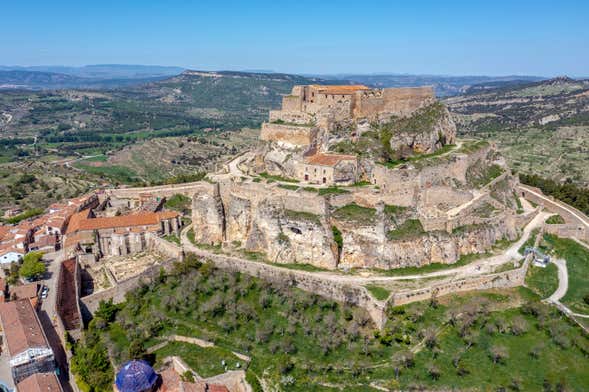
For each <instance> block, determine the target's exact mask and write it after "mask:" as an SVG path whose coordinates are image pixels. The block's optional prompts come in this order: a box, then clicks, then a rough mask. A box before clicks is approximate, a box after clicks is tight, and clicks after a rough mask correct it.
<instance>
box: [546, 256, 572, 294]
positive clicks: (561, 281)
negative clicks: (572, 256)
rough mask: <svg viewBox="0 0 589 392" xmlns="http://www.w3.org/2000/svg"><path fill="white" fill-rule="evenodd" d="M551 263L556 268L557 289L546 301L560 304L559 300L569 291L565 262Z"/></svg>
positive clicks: (556, 261) (554, 261)
mask: <svg viewBox="0 0 589 392" xmlns="http://www.w3.org/2000/svg"><path fill="white" fill-rule="evenodd" d="M552 262H553V263H554V265H556V267H557V268H558V288H557V289H556V291H555V292H554V293H552V295H551V296H550V297H548V298H547V301H549V302H554V303H556V302H560V299H561V298H562V297H564V296H565V295H566V293H567V290H568V289H569V274H568V271H567V262H566V260H563V259H555V260H552Z"/></svg>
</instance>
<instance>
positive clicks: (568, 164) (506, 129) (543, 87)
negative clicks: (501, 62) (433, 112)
mask: <svg viewBox="0 0 589 392" xmlns="http://www.w3.org/2000/svg"><path fill="white" fill-rule="evenodd" d="M445 103H446V104H447V105H448V107H449V108H450V110H451V112H452V113H453V114H454V118H455V122H456V123H457V125H458V132H459V133H460V134H462V135H468V136H471V137H473V136H474V137H478V138H484V139H493V140H496V141H497V142H498V144H499V146H500V148H501V149H502V150H503V153H504V155H505V156H506V157H507V159H508V160H509V161H510V165H511V166H512V167H513V168H514V169H515V170H517V171H520V172H525V173H534V174H539V175H541V176H543V177H549V178H553V179H555V180H559V181H564V180H565V179H569V180H572V181H574V182H576V183H579V184H582V185H587V184H589V171H588V170H587V167H588V165H589V154H588V153H589V81H588V80H574V79H570V78H566V77H562V78H556V79H551V80H548V81H543V82H537V83H529V84H523V85H517V86H507V87H500V88H491V89H486V88H477V87H473V88H471V89H469V91H468V92H467V93H466V94H465V95H462V96H458V97H453V98H448V99H446V100H445Z"/></svg>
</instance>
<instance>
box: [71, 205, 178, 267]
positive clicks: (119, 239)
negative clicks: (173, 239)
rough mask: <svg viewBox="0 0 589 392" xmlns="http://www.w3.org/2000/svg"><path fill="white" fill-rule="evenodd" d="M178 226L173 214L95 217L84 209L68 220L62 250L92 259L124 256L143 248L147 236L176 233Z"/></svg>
mask: <svg viewBox="0 0 589 392" xmlns="http://www.w3.org/2000/svg"><path fill="white" fill-rule="evenodd" d="M181 225H182V222H181V220H180V214H179V213H177V212H175V211H158V212H140V213H135V214H129V215H120V216H110V217H95V216H94V214H93V212H92V210H84V211H81V212H78V213H76V214H74V215H72V217H71V218H70V220H69V223H68V226H67V230H66V236H65V240H64V248H65V249H66V251H76V252H78V254H79V252H82V253H86V254H90V255H94V257H102V256H121V255H127V254H130V253H135V252H139V251H142V250H144V249H146V247H147V234H148V233H150V234H153V235H168V234H170V233H175V234H178V233H179V231H180V226H181Z"/></svg>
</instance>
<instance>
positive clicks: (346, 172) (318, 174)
mask: <svg viewBox="0 0 589 392" xmlns="http://www.w3.org/2000/svg"><path fill="white" fill-rule="evenodd" d="M357 171H358V159H357V158H356V156H354V155H342V154H321V153H320V154H314V155H311V156H309V157H306V158H305V160H304V162H303V163H300V164H298V165H297V168H296V177H297V179H298V180H300V181H304V182H308V183H311V184H327V185H351V184H353V183H354V182H356V180H357Z"/></svg>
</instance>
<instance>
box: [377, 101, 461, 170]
mask: <svg viewBox="0 0 589 392" xmlns="http://www.w3.org/2000/svg"><path fill="white" fill-rule="evenodd" d="M383 132H384V133H385V134H386V133H387V132H388V133H390V142H389V145H390V147H391V150H392V151H393V152H394V153H395V155H396V158H406V157H409V156H411V155H413V154H431V153H433V152H435V151H436V150H438V149H440V148H442V147H443V146H445V145H447V144H454V143H455V142H456V125H455V124H454V121H453V120H452V117H451V116H450V112H448V109H446V107H445V106H444V105H442V104H441V103H434V104H432V105H429V106H427V107H424V108H422V109H419V110H418V111H417V112H415V113H414V114H413V115H411V116H410V117H407V118H393V119H392V120H391V121H390V122H389V123H385V124H384V125H383Z"/></svg>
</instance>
